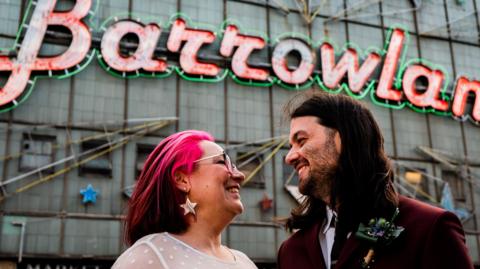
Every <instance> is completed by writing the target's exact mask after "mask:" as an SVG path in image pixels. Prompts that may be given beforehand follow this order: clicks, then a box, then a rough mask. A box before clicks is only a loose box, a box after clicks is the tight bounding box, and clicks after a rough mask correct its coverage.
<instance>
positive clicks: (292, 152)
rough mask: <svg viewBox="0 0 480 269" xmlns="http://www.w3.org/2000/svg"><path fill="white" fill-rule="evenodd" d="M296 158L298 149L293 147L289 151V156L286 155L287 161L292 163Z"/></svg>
mask: <svg viewBox="0 0 480 269" xmlns="http://www.w3.org/2000/svg"><path fill="white" fill-rule="evenodd" d="M296 159H298V152H297V150H296V149H294V148H291V149H290V150H289V151H288V153H287V156H285V163H287V164H289V165H292V164H293V162H294V161H295V160H296Z"/></svg>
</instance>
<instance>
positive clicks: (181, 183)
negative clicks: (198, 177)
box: [175, 171, 191, 193]
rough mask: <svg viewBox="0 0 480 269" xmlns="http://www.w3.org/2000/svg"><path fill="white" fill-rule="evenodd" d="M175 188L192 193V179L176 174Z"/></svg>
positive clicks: (180, 173) (179, 173)
mask: <svg viewBox="0 0 480 269" xmlns="http://www.w3.org/2000/svg"><path fill="white" fill-rule="evenodd" d="M175 186H176V187H177V188H178V189H179V190H181V191H184V192H187V193H188V192H189V191H190V187H191V186H190V179H189V178H188V177H187V175H185V174H184V173H182V172H180V171H177V172H175Z"/></svg>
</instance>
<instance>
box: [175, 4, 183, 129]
mask: <svg viewBox="0 0 480 269" xmlns="http://www.w3.org/2000/svg"><path fill="white" fill-rule="evenodd" d="M181 11H182V0H177V13H180V12H181ZM175 117H177V119H178V120H176V121H175V132H178V131H179V130H180V76H179V75H178V74H176V76H175Z"/></svg>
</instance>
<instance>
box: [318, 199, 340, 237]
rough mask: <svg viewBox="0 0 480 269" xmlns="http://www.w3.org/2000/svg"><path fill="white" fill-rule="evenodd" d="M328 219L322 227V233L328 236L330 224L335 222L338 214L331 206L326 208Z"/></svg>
mask: <svg viewBox="0 0 480 269" xmlns="http://www.w3.org/2000/svg"><path fill="white" fill-rule="evenodd" d="M326 211H327V212H326V213H327V214H326V218H325V220H324V221H323V225H322V227H321V232H322V233H324V234H326V233H327V231H328V229H329V228H330V226H331V225H330V224H331V223H332V220H333V221H335V220H334V219H333V216H335V218H336V217H337V213H336V212H335V211H333V210H332V209H331V208H330V207H329V206H327V207H326Z"/></svg>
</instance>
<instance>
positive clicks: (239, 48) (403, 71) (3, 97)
mask: <svg viewBox="0 0 480 269" xmlns="http://www.w3.org/2000/svg"><path fill="white" fill-rule="evenodd" d="M55 4H56V0H38V1H31V2H30V3H29V6H28V9H27V12H26V15H25V18H24V21H23V23H22V24H23V26H22V29H21V30H20V31H19V35H18V37H17V40H16V44H15V51H16V53H17V55H16V57H10V56H0V71H1V72H4V73H8V74H9V75H8V80H7V82H6V83H5V84H4V86H3V88H1V89H0V112H5V111H8V110H10V109H13V108H15V107H16V106H18V105H19V104H20V103H22V102H24V101H25V100H26V99H27V97H28V96H29V95H30V93H31V91H32V89H33V87H34V84H35V81H36V79H37V78H39V77H42V76H43V77H44V76H46V77H55V78H65V77H69V76H72V75H74V74H76V73H77V72H79V71H80V70H82V69H83V68H84V67H86V66H87V65H88V64H89V63H90V62H91V60H92V59H93V58H95V57H96V58H97V59H98V61H99V63H100V65H101V66H102V67H103V68H104V69H105V70H106V71H108V72H109V73H111V74H113V75H115V76H118V77H122V78H134V77H154V78H162V77H167V76H169V75H171V74H172V73H173V72H176V73H177V74H178V75H180V76H181V77H182V78H184V79H188V80H193V81H203V82H218V81H221V80H223V79H225V78H226V77H227V76H230V77H231V78H232V79H233V80H234V81H236V82H237V83H239V84H242V85H251V86H260V87H268V86H272V85H274V84H277V85H280V86H281V87H284V88H287V89H295V90H300V89H305V88H309V87H311V86H312V85H313V84H316V85H318V86H319V87H320V88H321V89H323V90H325V91H328V92H334V93H338V92H340V91H342V90H344V91H345V92H347V93H348V94H349V95H351V96H353V97H355V98H363V97H365V96H366V95H367V94H370V97H371V99H372V100H373V102H375V103H376V104H378V105H381V106H386V107H391V108H396V109H402V108H404V107H405V106H408V107H410V108H411V109H413V110H415V111H417V112H425V113H433V114H437V115H443V116H452V117H453V118H455V119H458V120H466V119H467V118H469V119H470V120H471V121H472V122H473V123H475V124H477V125H478V124H480V81H477V80H471V79H469V78H467V77H464V76H460V77H459V78H457V80H456V82H455V83H454V88H453V91H452V93H451V94H447V93H446V88H447V86H448V85H449V83H448V75H447V73H446V72H445V70H444V69H443V68H441V67H439V66H436V65H434V64H432V63H429V62H427V61H425V60H422V59H410V60H406V57H405V55H406V50H407V45H408V41H409V36H408V31H406V30H404V29H402V28H401V27H393V28H391V29H390V31H389V34H388V36H387V39H386V42H385V47H384V48H383V49H369V50H367V51H366V52H365V53H363V55H362V56H361V59H360V57H359V55H361V54H362V53H361V52H360V50H359V49H357V48H356V47H355V46H354V45H352V44H346V45H345V46H344V48H343V50H342V51H341V52H340V53H338V54H336V51H337V52H338V50H336V49H335V46H334V45H333V43H331V42H329V41H323V42H321V43H319V44H314V43H313V42H312V41H311V40H309V39H308V38H306V37H301V36H298V35H295V34H284V35H282V36H280V37H279V38H277V39H276V40H275V41H274V42H272V47H273V50H272V56H271V59H269V61H270V63H269V64H268V66H266V65H265V64H263V66H262V65H256V66H255V65H253V64H250V61H249V60H251V58H254V57H255V55H258V52H262V51H263V52H265V51H266V50H267V49H268V47H267V46H268V39H267V38H266V37H264V36H262V35H259V34H250V33H247V32H246V31H244V30H242V29H241V27H240V26H239V25H238V24H236V23H233V22H230V21H226V22H225V23H224V24H223V25H222V27H221V29H220V30H219V31H218V33H216V32H215V31H214V30H212V29H208V28H207V27H197V26H195V25H194V24H193V23H192V22H191V21H190V20H189V19H188V18H186V17H185V16H182V15H175V16H173V17H172V18H171V19H170V22H169V23H168V25H166V26H165V27H162V26H161V24H159V23H156V22H150V23H144V22H142V21H141V20H140V19H134V20H132V19H121V18H120V17H118V16H115V17H112V18H111V19H108V20H106V21H105V22H104V23H103V24H102V25H101V27H100V32H101V42H100V46H99V48H98V49H97V48H92V30H91V29H90V28H89V26H88V25H87V23H86V22H85V21H86V20H87V19H88V17H89V16H91V15H92V14H93V11H91V9H92V0H77V1H76V3H75V5H74V6H73V8H72V9H71V10H69V11H62V12H59V11H54V8H55ZM89 13H90V14H89ZM29 17H30V21H29V22H27V21H26V18H29ZM50 25H60V26H63V27H66V28H68V29H69V31H70V32H71V34H72V38H71V41H70V44H69V47H68V49H67V50H66V51H65V52H63V53H62V54H60V55H57V56H53V57H42V58H39V57H38V53H39V50H40V48H41V45H42V42H43V40H44V37H45V34H46V30H47V27H48V26H50ZM165 30H169V32H168V37H167V40H166V44H165V45H164V48H161V49H159V48H158V45H159V43H160V36H161V34H162V32H164V34H165ZM132 34H133V35H136V36H137V38H138V45H136V47H135V49H134V51H130V53H129V54H125V53H124V52H123V53H122V49H121V48H122V45H121V44H122V39H123V38H124V37H125V36H126V35H132ZM20 36H23V39H22V41H21V42H20V41H19V40H20V38H19V37H20ZM215 41H219V49H218V51H217V52H216V53H217V55H218V56H221V59H222V61H223V62H224V63H226V65H227V66H226V67H222V66H220V64H217V63H215V62H214V61H205V60H204V59H199V58H200V57H199V56H198V55H199V51H200V50H201V49H203V48H205V47H208V46H211V44H212V43H214V42H215ZM159 50H160V51H162V50H163V52H164V53H163V55H160V56H159V55H158V51H159ZM293 51H296V54H297V55H299V57H298V58H299V64H298V65H296V66H295V67H292V66H289V65H288V60H287V59H288V58H289V57H291V55H292V52H293ZM317 51H319V55H320V57H319V58H320V60H318V59H317V58H318V57H317V55H316V52H317ZM165 52H166V53H165ZM171 55H174V57H172V56H171ZM289 55H290V56H289ZM176 58H178V66H175V65H172V64H171V62H172V60H174V59H176ZM217 58H218V57H217ZM317 60H318V63H317ZM421 78H422V80H423V81H426V83H425V84H426V87H425V89H417V86H416V84H417V81H418V80H419V79H421ZM469 95H472V96H475V99H474V100H473V104H472V105H469V104H468V102H467V101H468V99H469ZM467 107H468V108H469V110H470V112H467V111H466V110H467ZM470 107H471V108H470Z"/></svg>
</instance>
